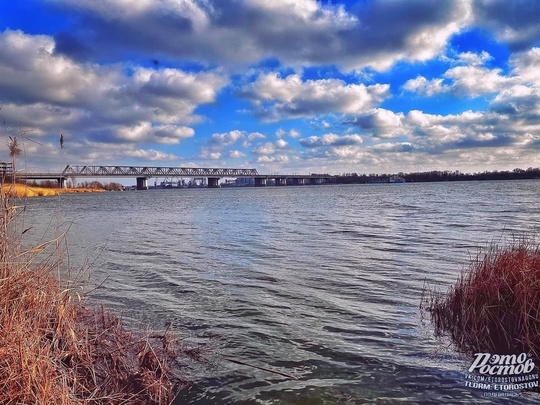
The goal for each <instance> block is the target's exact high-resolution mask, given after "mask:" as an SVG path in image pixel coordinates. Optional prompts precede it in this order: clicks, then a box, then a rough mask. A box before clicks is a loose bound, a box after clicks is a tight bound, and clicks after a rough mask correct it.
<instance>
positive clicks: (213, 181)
mask: <svg viewBox="0 0 540 405" xmlns="http://www.w3.org/2000/svg"><path fill="white" fill-rule="evenodd" d="M208 188H219V177H208Z"/></svg>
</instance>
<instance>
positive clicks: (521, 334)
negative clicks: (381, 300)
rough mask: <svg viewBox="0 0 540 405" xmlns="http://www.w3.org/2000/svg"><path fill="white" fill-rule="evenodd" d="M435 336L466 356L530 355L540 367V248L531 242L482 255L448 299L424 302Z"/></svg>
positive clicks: (431, 295) (433, 294) (433, 295)
mask: <svg viewBox="0 0 540 405" xmlns="http://www.w3.org/2000/svg"><path fill="white" fill-rule="evenodd" d="M421 309H422V310H423V311H425V312H427V313H428V314H429V316H430V318H431V321H432V323H433V325H434V329H435V334H436V335H437V336H444V335H448V336H450V337H451V339H452V341H453V343H454V344H455V345H456V347H457V348H458V349H459V350H460V351H462V352H465V353H479V352H487V353H495V354H520V353H527V354H528V355H529V356H531V357H532V358H533V359H534V361H535V364H537V365H538V364H540V247H539V245H538V244H537V243H536V242H535V241H534V239H533V238H526V237H524V238H521V239H516V240H514V241H512V242H511V243H510V244H509V245H508V246H504V247H501V246H497V245H491V246H490V247H489V248H487V249H486V250H485V251H482V252H480V253H479V254H478V255H477V256H476V257H475V258H474V259H473V260H472V261H471V263H470V266H469V268H467V269H465V270H464V271H463V272H462V274H461V275H460V277H459V279H458V280H457V282H456V284H455V285H454V286H452V287H451V288H450V289H449V291H448V292H447V293H446V294H442V293H440V292H439V291H435V290H430V291H428V292H427V294H426V295H425V297H424V298H423V300H422V303H421Z"/></svg>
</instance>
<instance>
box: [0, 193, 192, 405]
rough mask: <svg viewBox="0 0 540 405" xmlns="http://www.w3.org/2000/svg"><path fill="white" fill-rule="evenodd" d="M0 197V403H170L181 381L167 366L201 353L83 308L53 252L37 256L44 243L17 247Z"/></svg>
mask: <svg viewBox="0 0 540 405" xmlns="http://www.w3.org/2000/svg"><path fill="white" fill-rule="evenodd" d="M0 202H1V210H2V212H1V214H0V222H1V223H0V403H1V404H43V405H45V404H166V403H170V402H171V401H172V400H173V397H174V392H175V386H178V384H180V383H182V382H183V381H182V380H181V379H180V378H178V377H177V376H175V375H174V374H173V372H172V371H171V367H170V364H175V363H177V361H178V359H179V356H185V355H192V356H195V357H196V356H197V355H199V354H200V353H198V352H197V351H196V350H193V349H191V350H188V349H185V348H183V347H182V346H181V345H180V344H179V342H178V341H177V340H176V339H175V338H174V336H173V333H172V332H171V331H170V330H167V331H166V332H165V333H163V334H159V335H158V334H151V335H150V334H146V335H144V334H142V333H141V334H139V335H136V334H134V333H132V332H129V331H127V330H125V329H124V328H123V327H122V326H121V322H120V320H119V319H118V318H117V317H116V316H114V315H113V314H111V313H109V312H107V311H106V310H104V309H103V308H101V309H98V310H95V309H91V308H88V307H87V306H86V305H85V304H84V300H83V299H82V298H81V297H80V296H79V294H77V292H76V290H75V289H73V288H70V286H69V283H68V282H67V281H66V280H59V277H58V276H57V274H59V273H60V272H58V269H59V267H60V266H62V265H63V262H62V261H63V258H62V254H61V253H60V252H59V251H58V250H57V249H56V250H55V251H54V253H52V254H48V255H46V258H45V259H40V260H38V257H39V255H37V253H38V252H39V251H43V250H44V249H46V248H47V246H45V245H43V246H39V247H36V248H35V249H31V250H28V251H21V249H20V247H19V243H18V240H19V239H20V232H19V235H18V234H17V232H18V231H17V227H16V226H14V223H16V221H17V218H16V216H17V214H16V207H15V205H14V203H13V200H12V197H11V196H10V195H8V194H7V193H6V192H5V191H4V189H3V188H1V189H0ZM50 246H52V247H53V248H54V247H55V246H58V241H51V243H50ZM53 250H54V249H53ZM78 291H80V290H78Z"/></svg>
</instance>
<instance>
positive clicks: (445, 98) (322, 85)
mask: <svg viewBox="0 0 540 405" xmlns="http://www.w3.org/2000/svg"><path fill="white" fill-rule="evenodd" d="M539 15H540V1H536V0H530V1H526V0H515V1H508V0H450V1H445V0H437V1H433V0H358V1H337V0H325V1H315V0H136V1H134V0H99V1H98V0H41V1H36V0H24V1H12V0H0V106H1V109H0V138H4V140H0V161H7V160H9V154H8V151H7V144H8V140H9V138H8V137H9V136H12V137H15V136H16V137H17V139H18V140H19V142H20V143H21V144H22V146H23V150H24V153H23V156H21V157H20V158H19V159H18V161H17V165H18V167H20V166H21V165H23V164H24V166H25V168H26V169H27V170H40V171H42V170H46V171H58V170H61V169H63V167H64V166H65V165H67V164H71V165H137V166H181V167H212V168H214V167H230V168H256V169H257V170H258V172H259V173H262V174H273V173H281V174H287V173H290V174H292V173H300V174H307V173H329V174H343V173H358V174H370V173H398V172H416V171H430V170H451V171H454V170H459V171H462V172H477V171H484V170H490V171H493V170H512V169H514V168H523V169H526V168H529V167H535V168H536V167H540V153H539V152H540V22H539V21H538V16H539ZM60 134H62V135H63V137H64V146H63V148H60V143H59V137H60Z"/></svg>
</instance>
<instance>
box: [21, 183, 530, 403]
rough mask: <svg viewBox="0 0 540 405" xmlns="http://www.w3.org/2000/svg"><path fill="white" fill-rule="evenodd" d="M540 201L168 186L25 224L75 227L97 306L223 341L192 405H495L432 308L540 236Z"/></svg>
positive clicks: (491, 190)
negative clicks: (468, 376)
mask: <svg viewBox="0 0 540 405" xmlns="http://www.w3.org/2000/svg"><path fill="white" fill-rule="evenodd" d="M539 197H540V181H537V180H532V181H506V182H502V181H501V182H455V183H454V182H451V183H406V184H372V185H346V186H345V185H344V186H340V185H335V186H296V187H292V186H291V187H266V188H227V189H165V190H149V191H129V192H116V193H114V192H111V193H95V194H85V195H62V196H61V197H60V198H51V197H49V198H35V199H29V200H28V201H27V212H26V216H25V222H26V223H28V224H32V225H33V227H32V229H31V230H30V231H29V232H27V234H28V235H26V236H27V237H28V238H38V237H40V236H41V235H42V234H43V232H44V231H43V229H44V228H45V227H46V226H47V224H48V225H49V231H50V230H51V229H55V228H56V227H57V226H59V227H60V228H61V229H67V228H68V227H69V232H68V238H67V239H68V246H69V256H70V260H71V262H72V264H73V265H74V266H75V267H76V266H78V265H79V264H80V263H81V262H82V258H84V257H88V258H89V260H90V261H91V262H92V266H91V269H90V273H89V274H90V275H89V277H90V283H91V284H92V285H96V286H97V285H99V287H98V288H97V289H95V290H93V291H91V292H90V296H89V297H90V298H89V299H90V301H91V302H92V303H94V304H95V303H103V304H104V305H105V306H106V307H109V308H111V309H112V310H114V311H115V312H116V313H117V314H119V315H121V316H122V317H123V319H124V321H125V322H126V323H127V324H128V325H132V326H135V325H137V326H139V327H140V325H148V326H149V327H151V328H154V329H163V328H164V325H165V324H166V323H167V322H171V323H172V324H173V325H174V326H175V327H176V329H177V330H178V333H179V334H180V335H181V336H183V337H185V339H186V342H188V343H189V344H205V345H207V346H208V356H209V358H210V359H211V363H210V364H208V365H205V366H200V367H197V366H193V367H192V368H191V369H190V371H189V375H190V378H192V379H193V380H194V382H195V383H194V384H193V386H192V387H191V388H190V389H189V390H185V391H182V392H181V393H180V395H179V397H178V400H177V403H178V404H183V403H191V404H229V403H238V404H255V403H258V404H342V403H351V404H356V403H366V402H383V403H385V402H389V403H433V402H447V403H469V402H483V401H485V402H486V403H489V402H491V400H490V399H485V398H483V397H482V391H480V390H474V389H472V388H468V387H465V372H466V369H467V368H468V366H469V365H470V363H471V361H472V359H471V358H468V357H467V356H464V355H460V354H458V353H456V352H455V351H454V350H453V349H452V348H451V347H450V346H449V344H448V342H441V341H438V340H437V339H435V338H434V337H433V333H432V327H431V325H430V323H429V321H427V320H422V319H421V314H420V312H419V304H420V300H421V296H422V292H423V289H424V286H425V283H428V284H429V285H431V286H438V287H439V288H440V289H442V290H443V291H444V290H445V289H446V288H448V286H449V285H451V284H452V283H453V282H454V281H455V280H456V278H457V276H458V274H459V272H460V271H461V270H462V269H463V268H464V267H465V266H466V265H467V263H468V261H469V259H470V257H471V256H474V255H475V254H476V253H477V249H478V248H480V247H484V246H486V245H487V244H488V243H489V242H492V241H495V242H497V241H501V240H503V239H504V238H511V237H512V235H513V234H516V235H521V234H522V233H523V232H527V233H536V234H538V230H539V228H540V217H539V201H540V198H539ZM55 232H56V231H55ZM223 355H224V356H227V357H229V358H233V359H238V360H241V361H242V362H245V363H248V364H252V365H254V366H257V367H263V368H268V369H272V370H275V371H279V372H280V373H285V374H288V375H293V376H295V377H297V379H291V378H287V377H285V376H282V375H279V374H276V373H271V372H268V371H264V370H261V369H258V368H254V367H249V366H246V365H240V364H237V363H233V362H231V361H228V360H226V359H222V357H221V356H223ZM539 399H540V397H539V396H538V395H535V394H530V393H524V394H523V396H521V397H519V398H516V399H508V398H507V399H505V400H504V402H505V403H512V401H514V403H526V402H530V403H534V402H537V401H538V400H539Z"/></svg>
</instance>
